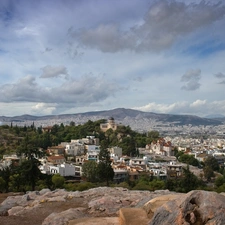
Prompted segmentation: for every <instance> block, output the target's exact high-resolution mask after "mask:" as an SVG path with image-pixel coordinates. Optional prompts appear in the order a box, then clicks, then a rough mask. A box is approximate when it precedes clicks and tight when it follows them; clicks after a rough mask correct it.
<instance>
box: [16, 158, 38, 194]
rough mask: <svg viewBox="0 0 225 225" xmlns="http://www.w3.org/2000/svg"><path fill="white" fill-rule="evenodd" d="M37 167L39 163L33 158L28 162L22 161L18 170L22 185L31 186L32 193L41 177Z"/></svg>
mask: <svg viewBox="0 0 225 225" xmlns="http://www.w3.org/2000/svg"><path fill="white" fill-rule="evenodd" d="M39 165H40V162H39V161H38V160H37V159H35V158H33V159H30V160H24V161H23V162H22V163H21V165H20V168H19V169H20V176H21V179H22V181H23V184H27V185H29V186H31V189H32V191H34V190H35V186H36V183H37V181H38V180H39V178H40V176H41V171H40V170H39V168H38V166H39Z"/></svg>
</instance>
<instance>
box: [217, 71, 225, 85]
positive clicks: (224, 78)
mask: <svg viewBox="0 0 225 225" xmlns="http://www.w3.org/2000/svg"><path fill="white" fill-rule="evenodd" d="M214 76H215V77H216V78H218V79H220V80H221V81H220V82H218V84H225V74H223V73H221V72H220V73H217V74H215V75H214Z"/></svg>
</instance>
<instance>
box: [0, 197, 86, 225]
mask: <svg viewBox="0 0 225 225" xmlns="http://www.w3.org/2000/svg"><path fill="white" fill-rule="evenodd" d="M6 197H7V194H0V203H1V202H2V201H3V200H5V198H6ZM73 207H74V208H77V207H85V208H87V203H85V202H84V199H83V198H74V199H71V200H68V201H66V202H45V203H42V204H41V206H40V207H37V208H36V209H35V210H32V214H30V213H24V214H23V215H18V216H1V217H0V224H1V225H41V224H42V222H43V221H44V219H45V218H46V217H47V216H48V215H50V214H51V213H53V212H56V213H58V212H62V211H64V210H67V209H70V208H73Z"/></svg>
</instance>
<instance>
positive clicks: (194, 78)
mask: <svg viewBox="0 0 225 225" xmlns="http://www.w3.org/2000/svg"><path fill="white" fill-rule="evenodd" d="M200 79H201V70H199V69H197V70H189V71H187V72H186V73H185V74H184V75H183V76H182V77H181V82H185V85H183V86H182V87H181V89H183V90H186V91H194V90H197V89H199V88H200V86H201V84H200V83H199V81H200Z"/></svg>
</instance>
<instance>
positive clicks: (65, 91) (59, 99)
mask: <svg viewBox="0 0 225 225" xmlns="http://www.w3.org/2000/svg"><path fill="white" fill-rule="evenodd" d="M120 89H121V87H120V85H118V84H115V83H114V82H111V81H108V80H107V79H106V78H105V77H102V76H94V75H92V74H89V75H85V76H83V77H82V78H80V79H76V80H68V81H66V82H65V83H63V84H61V85H60V86H58V87H54V88H44V87H42V86H41V85H38V84H37V83H36V80H35V77H32V76H27V77H24V78H22V79H21V80H19V81H17V82H16V83H14V84H7V85H2V86H0V101H1V102H19V101H20V102H43V103H57V104H73V107H74V106H75V105H76V104H79V105H86V104H90V103H96V102H100V101H102V100H104V99H106V98H108V97H110V96H113V95H115V93H117V92H119V91H120Z"/></svg>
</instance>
